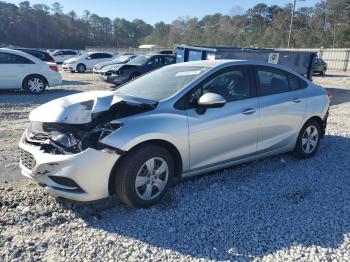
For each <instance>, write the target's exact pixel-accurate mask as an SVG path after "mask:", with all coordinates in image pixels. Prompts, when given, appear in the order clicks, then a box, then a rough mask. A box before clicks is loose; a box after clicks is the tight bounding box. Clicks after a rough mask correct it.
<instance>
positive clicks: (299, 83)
mask: <svg viewBox="0 0 350 262" xmlns="http://www.w3.org/2000/svg"><path fill="white" fill-rule="evenodd" d="M288 78H289V85H290V89H291V90H299V89H303V88H306V86H307V83H306V82H305V81H304V80H302V79H301V78H300V77H297V76H295V75H292V74H288Z"/></svg>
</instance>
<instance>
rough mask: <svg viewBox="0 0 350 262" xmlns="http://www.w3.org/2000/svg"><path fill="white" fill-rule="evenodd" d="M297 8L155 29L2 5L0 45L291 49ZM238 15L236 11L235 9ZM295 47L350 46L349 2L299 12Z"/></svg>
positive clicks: (325, 0)
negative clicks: (291, 22) (291, 26)
mask: <svg viewBox="0 0 350 262" xmlns="http://www.w3.org/2000/svg"><path fill="white" fill-rule="evenodd" d="M292 9H293V6H292V4H287V5H286V6H283V7H282V6H278V5H271V6H268V5H266V4H264V3H260V4H257V5H255V6H254V7H252V8H250V9H248V10H246V11H245V12H235V10H234V9H233V12H231V14H230V15H223V14H220V13H216V14H213V15H207V16H205V17H203V18H201V19H198V18H191V17H180V18H178V19H176V20H175V21H173V22H172V23H170V24H167V23H164V22H158V23H156V24H155V25H154V26H152V25H150V24H148V23H146V22H145V21H143V20H141V19H135V20H133V21H128V20H126V19H123V18H115V19H114V20H111V19H110V18H108V17H101V16H98V15H96V14H94V13H91V12H90V11H87V10H85V11H84V13H83V15H82V16H78V15H77V13H76V12H75V11H70V12H68V13H64V12H63V6H62V5H61V4H60V3H58V2H55V3H54V4H52V6H48V5H45V4H34V5H31V4H30V2H29V1H24V2H21V3H20V4H19V5H15V4H11V3H6V2H3V1H0V43H5V44H11V45H17V46H24V47H44V48H85V47H86V46H99V47H117V48H118V47H121V48H125V47H137V46H139V45H140V44H156V45H159V46H162V47H170V48H171V47H173V45H174V44H190V45H226V46H239V47H272V48H280V47H286V46H287V41H288V32H289V26H290V18H291V13H292ZM236 11H237V10H236ZM290 46H291V47H299V48H300V47H324V48H330V47H343V48H349V47H350V1H349V0H322V1H320V2H318V3H317V4H315V6H313V7H301V8H298V9H297V10H296V11H295V13H294V21H293V31H292V37H291V43H290Z"/></svg>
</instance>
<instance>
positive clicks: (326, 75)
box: [312, 74, 349, 78]
mask: <svg viewBox="0 0 350 262" xmlns="http://www.w3.org/2000/svg"><path fill="white" fill-rule="evenodd" d="M312 77H313V78H314V77H349V75H337V74H325V75H320V74H315V75H313V76H312Z"/></svg>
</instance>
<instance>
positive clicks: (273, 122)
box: [19, 60, 329, 207]
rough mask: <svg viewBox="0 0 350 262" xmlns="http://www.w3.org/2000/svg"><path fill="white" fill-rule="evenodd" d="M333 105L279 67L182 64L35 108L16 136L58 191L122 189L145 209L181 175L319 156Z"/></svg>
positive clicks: (30, 166)
mask: <svg viewBox="0 0 350 262" xmlns="http://www.w3.org/2000/svg"><path fill="white" fill-rule="evenodd" d="M328 108H329V98H328V96H327V92H326V91H325V89H323V88H322V87H320V86H318V85H316V84H314V83H313V82H311V81H309V80H308V79H306V78H304V77H302V76H300V75H298V74H297V73H295V72H293V71H291V70H289V69H287V68H285V67H282V66H279V65H273V64H268V63H265V62H253V61H235V60H217V61H197V62H188V63H181V64H175V65H170V66H166V67H163V68H161V69H159V70H155V71H153V72H151V73H148V74H146V75H144V76H142V77H140V78H138V79H135V80H134V81H132V82H129V83H127V84H125V85H123V86H121V87H120V88H119V89H118V90H117V91H94V92H85V93H80V94H74V95H70V96H67V97H64V98H60V99H57V100H54V101H51V102H49V103H47V104H44V105H42V106H40V107H38V108H37V109H35V110H34V111H32V112H31V114H30V117H29V118H30V121H31V122H30V125H29V127H28V128H27V129H26V131H25V133H24V135H23V137H22V139H21V141H20V143H19V146H20V148H21V160H20V166H21V169H22V174H23V175H25V176H28V177H31V178H32V179H34V180H36V181H38V182H39V183H41V184H42V185H43V186H44V187H45V188H46V190H47V191H48V192H49V193H51V194H52V195H54V196H57V197H63V198H68V199H73V200H78V201H90V200H96V199H101V198H105V197H108V196H109V195H110V194H113V193H116V194H117V196H118V197H119V199H120V200H121V201H122V202H124V203H125V204H127V205H129V206H133V207H148V206H150V205H153V204H155V203H157V202H158V201H159V200H160V199H161V198H162V197H163V196H164V194H165V193H166V191H167V189H168V188H169V186H170V185H171V183H172V182H174V181H177V180H179V179H181V178H184V177H189V176H194V175H198V174H202V173H205V172H209V171H213V170H217V169H221V168H225V167H229V166H232V165H235V164H239V163H242V162H247V161H251V160H254V159H259V158H263V157H268V156H272V155H276V154H280V153H285V152H293V153H294V155H295V156H296V157H298V158H308V157H311V156H313V155H314V154H315V153H316V151H317V149H318V146H319V143H320V139H321V138H322V137H323V135H324V133H325V128H326V123H327V116H328ZM47 112H50V114H47Z"/></svg>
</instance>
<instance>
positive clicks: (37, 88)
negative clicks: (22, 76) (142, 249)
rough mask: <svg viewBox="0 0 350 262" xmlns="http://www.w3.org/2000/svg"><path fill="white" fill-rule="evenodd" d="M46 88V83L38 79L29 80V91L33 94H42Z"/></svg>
mask: <svg viewBox="0 0 350 262" xmlns="http://www.w3.org/2000/svg"><path fill="white" fill-rule="evenodd" d="M44 88H45V83H44V81H43V80H42V79H40V78H38V77H33V78H31V79H29V80H28V90H29V91H30V92H32V93H40V92H41V91H42V90H43V89H44Z"/></svg>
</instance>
